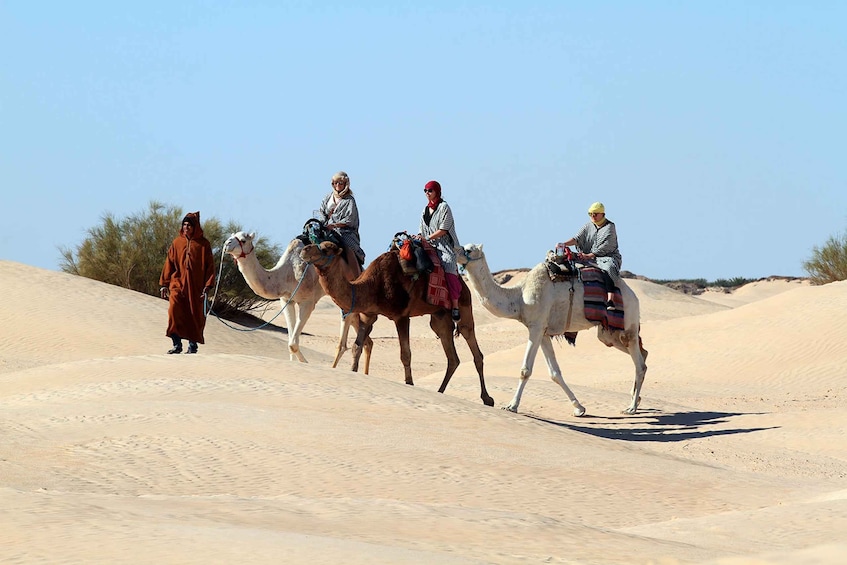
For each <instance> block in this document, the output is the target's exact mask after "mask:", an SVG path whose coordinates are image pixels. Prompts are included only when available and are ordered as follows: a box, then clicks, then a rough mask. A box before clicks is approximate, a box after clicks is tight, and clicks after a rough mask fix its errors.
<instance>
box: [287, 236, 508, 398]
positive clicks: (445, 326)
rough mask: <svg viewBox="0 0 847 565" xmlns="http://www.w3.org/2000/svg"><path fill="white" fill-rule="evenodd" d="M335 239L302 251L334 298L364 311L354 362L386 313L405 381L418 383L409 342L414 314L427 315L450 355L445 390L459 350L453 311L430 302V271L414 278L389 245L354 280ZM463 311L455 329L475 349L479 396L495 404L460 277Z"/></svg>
mask: <svg viewBox="0 0 847 565" xmlns="http://www.w3.org/2000/svg"><path fill="white" fill-rule="evenodd" d="M340 254H343V250H341V249H340V248H339V247H338V246H337V245H335V244H334V243H332V242H330V241H324V242H321V243H320V244H317V245H316V244H312V245H307V246H306V247H305V248H303V250H302V251H300V256H301V257H302V258H303V260H304V261H307V262H309V263H312V264H313V265H314V266H315V267H317V269H318V273H319V275H320V283H321V285H323V287H324V290H325V291H326V293H327V294H328V295H329V296H330V297H331V298H332V300H333V302H335V303H336V304H337V305H338V306H339V307H340V308H341V309H342V311H343V312H345V313H351V312H352V313H360V314H363V317H362V321H363V323H361V324H360V325H359V331H358V334H357V336H356V345H354V347H353V366H352V370H353V371H355V370H356V369H357V367H358V358H359V355H361V347H362V343H363V341H362V340H364V339H365V338H369V336H370V332H371V330H372V329H373V324H374V322H376V319H377V317H378V316H380V315H382V316H385V317H386V318H388V319H390V320H392V321H394V325H395V327H396V328H397V338H398V340H399V341H400V361H401V362H402V363H403V369H404V373H405V377H406V384H408V385H414V382H413V381H412V368H411V364H412V350H411V347H410V345H409V325H410V318H412V317H414V316H424V315H429V316H430V318H429V327H430V328H432V331H433V332H435V334H436V335H437V336H438V338H439V339H440V341H441V346H442V348H443V349H444V354H445V355H446V356H447V371H446V373H445V374H444V380H443V381H442V382H441V386H440V387H439V389H438V392H442V393H443V392H444V390H445V389H446V388H447V384H448V383H449V382H450V377H452V376H453V373H455V372H456V368H457V367H458V366H459V355H458V353H456V343H455V341H454V339H453V329H454V325H453V319H452V318H451V317H450V312H449V311H448V310H446V309H444V308H442V307H441V306H435V305H432V304H430V303H428V302H427V300H426V293H427V281H426V277H419V278H417V279H415V280H413V279H412V278H411V277H409V276H407V275H405V274H404V273H403V269H402V267H401V266H400V261H399V258H398V253H397V251H396V250H392V251H387V252H385V253H383V254H382V255H380V256H379V257H377V258H376V259H374V260H373V261H372V262H371V263H370V264H369V265H368V267H367V268H366V269H365V270H364V272H362V274H361V275H359V276H358V277H357V278H356V279H355V280H353V281H352V282H351V281H348V280H347V279H346V278H345V276H344V265H342V264H341V259H340ZM459 312H460V314H461V320H460V321H459V322H458V323H457V325H456V327H455V329H456V334H457V335H458V334H461V335H462V337H464V338H465V341H466V342H467V344H468V347H469V348H470V350H471V352H472V353H473V358H474V365H475V366H476V372H477V374H478V375H479V386H480V398H481V399H482V402H483V403H484V404H485V405H486V406H494V399H492V398H491V396H489V394H488V391H487V390H486V389H485V377H484V376H483V356H482V352H481V351H480V349H479V344H478V343H477V340H476V334H475V333H474V319H473V305H472V302H471V293H470V290H469V289H468V287H467V285H465V283H464V282H462V294H461V296H460V297H459Z"/></svg>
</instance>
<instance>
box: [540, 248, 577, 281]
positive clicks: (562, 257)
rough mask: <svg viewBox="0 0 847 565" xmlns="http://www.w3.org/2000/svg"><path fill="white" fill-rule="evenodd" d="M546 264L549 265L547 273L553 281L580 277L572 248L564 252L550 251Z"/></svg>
mask: <svg viewBox="0 0 847 565" xmlns="http://www.w3.org/2000/svg"><path fill="white" fill-rule="evenodd" d="M544 266H545V267H547V274H548V275H549V277H550V280H551V281H553V282H565V281H570V280H573V279H575V278H578V277H579V269H578V268H577V266H576V263H575V262H574V260H573V256H572V255H571V252H570V249H567V248H565V251H564V253H563V254H560V253H554V252H553V251H548V252H547V258H546V259H545V260H544Z"/></svg>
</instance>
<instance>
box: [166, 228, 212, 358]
mask: <svg viewBox="0 0 847 565" xmlns="http://www.w3.org/2000/svg"><path fill="white" fill-rule="evenodd" d="M183 221H191V222H192V223H193V225H194V233H193V234H192V236H191V239H188V237H186V235H185V234H184V233H183V231H182V224H181V223H180V231H179V235H178V236H177V237H176V239H174V240H173V243H171V246H170V248H169V249H168V256H167V258H166V259H165V266H164V267H162V276H161V277H159V286H166V287H168V289H169V291H170V292H169V296H168V303H169V304H168V329H167V332H166V333H165V335H167V336H169V337H170V336H173V335H177V336H179V337H181V338H183V339H187V340H188V341H195V342H197V343H205V342H204V341H203V329H204V328H205V327H206V313H205V312H204V311H203V307H204V300H203V290H204V289H207V288H211V287H213V286H214V285H215V259H214V257H213V256H212V245H211V244H210V243H209V240H207V239H206V238H205V237H203V228H201V227H200V212H189V213H188V214H186V215H185V219H184V220H183Z"/></svg>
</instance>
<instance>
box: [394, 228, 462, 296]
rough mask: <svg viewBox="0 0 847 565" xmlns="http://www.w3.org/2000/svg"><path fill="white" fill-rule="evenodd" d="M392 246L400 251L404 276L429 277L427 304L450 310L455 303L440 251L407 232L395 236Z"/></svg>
mask: <svg viewBox="0 0 847 565" xmlns="http://www.w3.org/2000/svg"><path fill="white" fill-rule="evenodd" d="M391 245H392V246H393V247H394V248H395V249H397V250H398V251H399V253H398V254H397V260H398V261H400V267H401V268H402V269H403V273H404V274H406V275H408V276H410V277H411V278H412V279H413V280H417V279H418V278H419V277H421V276H422V275H427V274H428V275H429V277H428V278H427V287H426V301H427V303H429V304H432V305H433V306H441V307H442V308H446V309H447V310H450V308H452V307H453V303H452V302H451V300H450V292H449V291H448V290H447V277H446V275H445V274H444V267H442V266H441V259H439V258H438V251H436V250H435V248H434V247H433V246H432V245H430V243H429V242H428V241H426V240H423V239H418V238H412V237H410V236H409V234H408V233H406V232H397V233H396V234H394V239H393V240H392V242H391ZM421 254H423V256H421ZM427 259H428V260H427Z"/></svg>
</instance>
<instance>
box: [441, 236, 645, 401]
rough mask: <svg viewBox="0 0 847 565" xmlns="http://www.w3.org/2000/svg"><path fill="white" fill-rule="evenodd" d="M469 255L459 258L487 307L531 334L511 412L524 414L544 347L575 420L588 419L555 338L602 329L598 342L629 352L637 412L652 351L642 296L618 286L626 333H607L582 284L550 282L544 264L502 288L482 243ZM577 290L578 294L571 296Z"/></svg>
mask: <svg viewBox="0 0 847 565" xmlns="http://www.w3.org/2000/svg"><path fill="white" fill-rule="evenodd" d="M463 250H464V253H459V254H458V255H457V260H458V262H459V263H460V264H461V265H464V268H465V272H466V273H467V275H468V281H469V282H470V286H471V287H472V288H473V289H474V292H476V294H477V296H478V298H479V300H480V301H481V302H482V305H483V306H485V308H486V309H487V310H488V311H489V312H491V313H492V314H494V315H495V316H498V317H500V318H509V319H512V320H518V321H519V322H521V323H522V324H523V325H525V326H526V328H527V330H528V331H529V340H528V341H527V344H526V353H525V355H524V359H523V366H522V367H521V376H520V381H519V382H518V388H517V390H516V391H515V395H514V397H513V398H512V401H511V402H510V403H509V405H508V406H506V407H505V409H506V410H510V411H512V412H517V411H518V406H519V405H520V403H521V395H523V391H524V388H525V387H526V383H527V381H528V380H529V377H530V376H531V375H532V366H533V364H534V363H535V356H536V354H537V353H538V348H539V346H540V347H541V351H542V352H543V353H544V358H545V359H546V361H547V368H548V370H549V371H550V378H551V379H553V382H555V383H556V384H558V385H559V386H560V387H562V390H564V391H565V394H566V395H567V396H568V399H569V400H570V401H571V404H572V405H573V407H574V409H573V414H574V416H583V415H584V414H585V407H584V406H583V405H582V404H580V403H579V400H577V398H576V396H575V395H574V393H573V392H572V391H571V389H570V387H568V385H567V383H565V379H564V378H563V377H562V371H561V369H560V368H559V363H558V362H557V361H556V352H555V351H554V350H553V341H552V339H551V338H552V336H561V335H563V334H564V333H565V332H577V331H580V330H586V329H589V328H591V327H593V326H597V339H599V340H600V341H601V342H603V343H604V344H606V345H607V346H609V347H614V348H616V349H619V350H620V351H623V352H624V353H627V354H629V356H630V357H631V358H632V363H633V364H634V365H635V383H634V384H633V386H632V399H631V401H630V404H629V406H627V407H626V408H625V409H624V410H623V412H624V413H625V414H635V413H636V411H637V410H638V404H639V403H640V402H641V386H642V384H644V375H645V374H646V372H647V364H646V363H645V359H646V358H647V351H646V350H645V349H644V348H643V347H642V345H641V336H640V325H641V321H640V311H639V304H638V297H637V296H636V295H635V293H634V292H633V291H632V289H631V288H629V286H627V284H626V283H625V282H624V281H623V280H621V281H619V282H618V288H620V291H621V296H622V297H623V302H624V329H623V330H622V331H615V330H611V331H610V330H606V329H604V328H603V327H602V326H600V325H599V324H598V323H597V322H591V321H589V320H587V319H586V318H585V309H584V295H585V294H584V293H585V288H584V287H583V284H582V282H580V281H574V282H573V287H572V286H571V283H570V282H557V283H554V282H553V281H551V280H550V277H549V275H548V273H547V267H546V266H545V265H544V262H542V263H539V264H538V265H536V266H535V268H533V269H532V270H531V271H530V272H529V273H527V276H526V277H525V278H524V279H523V280H522V281H521V282H520V283H519V284H518V285H516V286H514V287H504V286H502V285H499V284H497V282H496V281H495V280H494V277H493V276H492V274H491V269H490V268H489V267H488V261H487V260H486V259H485V254H484V253H483V251H482V245H481V244H473V243H471V244H467V245H465V246H464V248H463ZM571 288H573V294H571Z"/></svg>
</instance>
